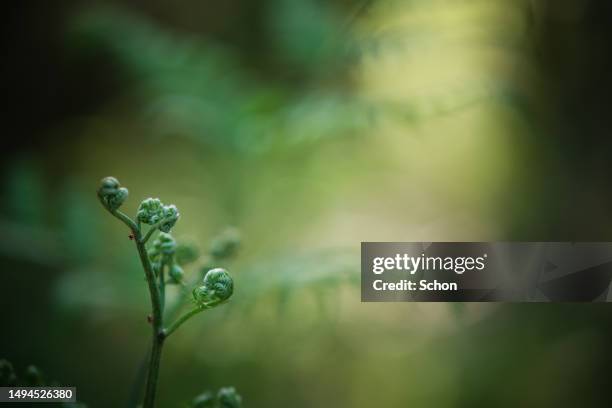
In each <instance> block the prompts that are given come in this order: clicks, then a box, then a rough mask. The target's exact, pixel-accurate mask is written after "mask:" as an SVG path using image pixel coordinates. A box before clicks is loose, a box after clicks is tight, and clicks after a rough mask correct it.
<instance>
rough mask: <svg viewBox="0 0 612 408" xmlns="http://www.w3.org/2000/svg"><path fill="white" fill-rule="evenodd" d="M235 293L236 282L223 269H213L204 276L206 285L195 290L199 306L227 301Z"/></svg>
mask: <svg viewBox="0 0 612 408" xmlns="http://www.w3.org/2000/svg"><path fill="white" fill-rule="evenodd" d="M232 293H234V281H233V279H232V277H231V276H230V274H229V273H228V272H227V271H226V270H225V269H223V268H215V269H211V270H210V271H208V272H207V273H206V275H205V276H204V285H202V286H198V287H196V288H195V289H194V290H193V298H194V300H195V302H196V303H197V304H200V305H207V304H213V303H220V302H223V301H224V300H227V299H229V298H230V296H232Z"/></svg>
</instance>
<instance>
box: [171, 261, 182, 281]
mask: <svg viewBox="0 0 612 408" xmlns="http://www.w3.org/2000/svg"><path fill="white" fill-rule="evenodd" d="M169 275H170V279H171V281H172V282H173V283H181V282H182V281H183V276H184V275H185V272H183V268H181V267H180V266H179V265H177V264H173V265H172V267H171V268H170V274H169Z"/></svg>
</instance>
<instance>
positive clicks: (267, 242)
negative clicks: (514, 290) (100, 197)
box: [0, 0, 612, 408]
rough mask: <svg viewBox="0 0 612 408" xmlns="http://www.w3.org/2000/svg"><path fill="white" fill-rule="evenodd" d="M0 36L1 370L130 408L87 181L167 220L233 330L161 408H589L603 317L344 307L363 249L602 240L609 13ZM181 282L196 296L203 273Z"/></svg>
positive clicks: (275, 12)
mask: <svg viewBox="0 0 612 408" xmlns="http://www.w3.org/2000/svg"><path fill="white" fill-rule="evenodd" d="M7 8H8V9H7V11H6V13H5V16H4V23H3V27H2V29H3V31H4V32H3V36H2V41H3V51H4V53H3V54H4V55H3V58H2V82H3V97H4V100H5V104H6V105H8V107H7V108H6V109H4V110H3V111H4V115H3V116H4V120H3V133H4V137H3V139H4V140H3V153H4V154H3V158H2V162H1V167H2V175H3V182H2V188H1V194H2V195H1V201H0V232H1V234H2V240H1V241H0V260H1V262H2V280H1V282H2V283H1V284H0V358H2V357H4V358H8V359H9V360H11V361H12V362H13V364H14V365H15V366H16V367H17V369H18V370H22V369H23V368H24V367H25V366H26V365H27V364H36V365H37V366H39V367H41V369H42V370H43V371H44V372H45V374H46V375H47V376H48V377H49V378H53V379H56V380H58V381H59V382H61V383H62V384H65V385H72V386H76V387H77V388H78V395H79V399H81V400H83V401H85V402H87V403H88V406H90V407H122V406H126V404H127V401H128V400H129V395H130V389H131V387H132V383H133V381H134V379H135V378H136V375H137V374H136V373H137V369H138V365H139V363H140V361H141V359H142V358H143V355H144V352H145V350H146V347H147V341H148V336H149V326H148V325H147V323H146V315H147V313H148V310H147V305H148V298H147V292H146V285H145V283H144V280H143V275H142V272H141V270H140V267H139V264H138V260H137V257H136V254H135V252H134V248H133V245H132V244H131V243H130V241H129V240H128V238H127V235H128V231H126V229H125V227H124V226H122V225H121V224H120V223H119V222H118V221H116V220H114V219H112V218H111V217H110V216H109V215H108V214H107V213H106V212H105V211H104V210H103V209H102V207H101V206H100V205H99V203H98V202H97V200H96V196H95V190H96V188H97V184H98V181H99V179H101V178H102V177H104V176H108V175H112V176H115V177H117V178H119V179H120V180H121V182H122V184H123V185H125V186H127V187H128V188H129V189H130V198H129V200H128V202H127V203H126V204H125V205H124V207H125V209H126V211H127V212H129V213H134V212H135V210H136V208H137V206H138V204H139V202H140V201H141V200H142V199H144V198H146V197H149V196H154V197H160V198H161V199H162V201H164V202H168V203H174V204H176V205H177V206H178V208H179V209H180V211H181V217H182V218H181V220H180V221H179V223H178V224H177V226H176V228H175V229H174V230H173V233H174V235H175V236H176V237H177V239H179V240H180V241H183V242H191V243H194V244H195V245H197V246H198V247H200V248H201V249H202V253H205V252H206V251H207V249H208V246H209V244H210V242H211V239H213V237H215V236H216V235H217V234H218V233H220V232H221V231H223V230H224V229H225V228H226V227H227V226H235V227H237V228H238V229H239V230H240V231H241V233H242V238H243V245H242V247H241V249H240V253H239V254H238V256H237V257H236V258H235V259H233V260H232V261H231V262H227V264H224V265H220V266H224V267H227V268H228V269H229V270H230V271H231V273H232V274H233V276H234V278H235V282H236V291H235V295H234V298H233V300H232V302H231V303H230V304H228V305H226V306H224V307H223V308H219V309H215V310H214V311H211V312H210V313H207V314H205V315H202V316H199V317H198V318H197V319H194V320H193V321H192V322H190V324H189V325H186V326H185V327H184V328H183V329H182V330H181V332H180V333H179V334H177V335H176V337H174V338H173V339H172V341H170V342H168V344H167V346H166V350H165V353H164V356H163V362H162V374H161V388H160V395H159V397H160V406H163V407H166V406H168V407H173V406H184V404H186V403H187V402H188V401H189V400H191V398H192V397H193V396H195V395H196V394H198V393H200V392H202V391H204V390H206V389H217V388H218V387H220V386H224V385H234V386H235V387H236V388H237V389H238V390H239V392H240V393H241V394H242V396H243V399H244V401H245V406H247V407H296V408H298V407H378V406H388V407H400V406H402V407H403V406H419V407H421V406H425V407H480V406H482V407H491V406H501V407H516V406H556V407H557V406H571V407H576V406H585V407H586V406H604V402H605V400H606V394H607V393H608V391H607V389H606V388H605V384H606V378H607V376H608V373H607V372H606V368H608V367H609V363H610V362H611V356H612V353H610V351H609V347H610V344H611V340H612V331H611V329H610V328H611V327H612V315H611V312H612V310H611V309H610V307H609V306H608V305H605V304H602V305H595V304H584V305H578V304H574V305H571V304H541V305H529V304H524V305H519V304H419V303H405V304H361V303H360V301H359V299H360V295H359V286H358V282H359V243H360V242H361V241H455V240H457V241H480V240H482V241H486V240H524V241H529V240H532V241H536V240H542V241H547V240H548V241H555V240H557V241H561V240H568V241H576V240H608V241H609V240H612V211H610V208H611V205H612V202H611V195H610V193H609V190H610V188H609V187H610V179H611V176H612V166H611V164H610V159H609V158H610V157H611V156H610V153H612V142H611V140H610V138H609V136H610V124H609V107H610V104H609V95H610V94H611V93H612V92H611V91H612V79H611V77H610V75H609V73H610V72H611V71H610V69H611V68H612V67H611V65H612V57H611V54H610V49H609V48H610V44H612V28H610V27H611V26H610V24H609V21H610V18H612V5H611V3H609V2H607V1H603V0H602V1H596V0H591V1H589V0H584V1H578V0H575V1H552V0H531V1H529V0H517V1H513V2H509V1H502V0H499V1H493V0H454V1H442V0H433V1H426V0H406V1H386V0H379V1H362V0H333V1H332V0H329V1H322V0H226V1H223V2H210V1H209V2H202V1H192V0H189V1H181V2H162V1H147V2H145V1H135V0H134V1H127V0H125V1H114V2H99V1H82V0H81V1H77V0H71V1H68V0H63V1H55V2H44V1H24V2H16V4H12V5H7ZM196 271H197V266H196V267H194V268H193V270H192V273H196Z"/></svg>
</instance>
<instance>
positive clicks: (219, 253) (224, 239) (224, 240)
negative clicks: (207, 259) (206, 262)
mask: <svg viewBox="0 0 612 408" xmlns="http://www.w3.org/2000/svg"><path fill="white" fill-rule="evenodd" d="M239 246H240V232H239V231H238V230H237V229H235V228H228V229H226V230H225V231H223V232H222V233H221V234H219V236H217V237H216V238H215V239H213V241H212V242H211V244H210V254H211V255H212V256H214V257H215V258H217V259H223V258H229V257H231V256H232V255H234V254H235V253H236V251H237V250H238V247H239Z"/></svg>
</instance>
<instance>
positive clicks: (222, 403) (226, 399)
mask: <svg viewBox="0 0 612 408" xmlns="http://www.w3.org/2000/svg"><path fill="white" fill-rule="evenodd" d="M217 400H218V401H219V407H220V408H240V407H241V406H242V397H241V396H240V395H239V394H238V393H237V392H236V389H235V388H234V387H223V388H221V389H219V392H218V393H217Z"/></svg>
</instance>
